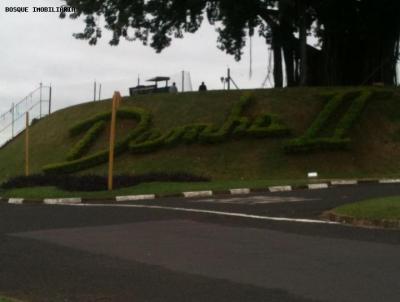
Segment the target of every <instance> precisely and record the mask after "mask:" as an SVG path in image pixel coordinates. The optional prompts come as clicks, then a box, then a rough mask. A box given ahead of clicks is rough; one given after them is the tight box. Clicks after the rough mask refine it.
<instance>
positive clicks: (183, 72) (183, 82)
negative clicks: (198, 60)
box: [182, 70, 185, 92]
mask: <svg viewBox="0 0 400 302" xmlns="http://www.w3.org/2000/svg"><path fill="white" fill-rule="evenodd" d="M182 92H185V71H184V70H182Z"/></svg>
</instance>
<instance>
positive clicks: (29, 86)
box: [0, 0, 268, 112]
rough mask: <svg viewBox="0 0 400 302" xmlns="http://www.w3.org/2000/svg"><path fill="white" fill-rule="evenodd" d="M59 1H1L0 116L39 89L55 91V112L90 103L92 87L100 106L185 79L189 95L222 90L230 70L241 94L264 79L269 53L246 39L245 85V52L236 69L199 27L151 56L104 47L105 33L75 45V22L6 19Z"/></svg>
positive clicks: (51, 17) (131, 46) (47, 17)
mask: <svg viewBox="0 0 400 302" xmlns="http://www.w3.org/2000/svg"><path fill="white" fill-rule="evenodd" d="M62 3H63V2H62V1H60V0H2V1H1V3H0V28H1V31H0V41H1V47H0V111H1V112H3V111H5V110H8V109H9V108H10V106H11V103H12V102H17V101H18V100H20V99H22V98H23V97H24V96H25V95H26V94H28V93H29V92H30V91H31V90H33V89H34V88H36V87H37V86H38V84H39V82H41V81H42V82H43V83H44V84H48V83H51V84H52V85H53V87H54V98H53V100H54V104H55V108H56V109H59V108H62V107H66V106H69V105H72V104H76V103H80V102H84V101H88V100H90V99H92V98H93V81H94V79H96V80H97V81H98V82H101V83H102V88H103V89H102V98H106V97H111V95H112V92H113V91H114V90H120V91H121V92H122V94H124V95H126V94H127V89H128V87H130V86H134V85H136V82H137V76H138V74H140V75H141V78H142V79H146V78H148V77H151V76H155V75H167V76H170V75H173V74H177V73H179V72H180V71H181V70H187V71H189V72H190V74H191V78H192V84H193V88H194V89H197V87H198V85H199V84H200V82H201V81H205V82H206V84H207V85H208V87H209V88H210V89H221V88H222V84H221V82H220V77H221V76H222V75H224V74H225V73H226V68H227V67H228V66H230V68H231V69H232V76H233V78H234V80H235V81H236V83H237V84H238V85H239V87H240V88H260V87H261V84H262V82H263V80H264V78H265V76H266V73H267V65H268V48H267V45H266V44H265V41H264V40H263V39H261V38H258V37H256V38H253V62H254V63H253V76H252V78H251V79H250V78H249V48H248V47H247V48H246V49H245V54H244V56H243V59H242V61H241V62H239V63H238V62H235V60H234V59H233V57H232V56H228V55H226V54H225V53H224V52H222V51H220V50H219V49H217V47H216V39H217V34H216V32H215V29H214V28H213V27H211V26H209V25H208V22H207V21H205V22H204V24H203V26H202V28H201V29H200V30H199V31H198V32H197V33H195V34H193V35H186V36H185V38H184V39H182V40H174V41H173V44H172V46H171V47H169V48H168V49H166V50H164V51H163V52H162V53H161V54H156V53H155V51H154V50H153V49H152V48H150V47H144V46H142V45H141V44H140V43H139V42H138V43H136V42H127V41H124V40H121V43H120V45H119V46H117V47H112V46H109V45H108V41H109V39H108V38H109V36H110V35H109V33H108V32H107V33H106V32H104V34H105V35H104V38H103V39H102V40H101V41H100V43H98V45H97V46H89V45H88V44H87V42H86V41H80V40H76V39H75V38H73V37H72V33H74V32H79V31H81V30H82V29H83V25H84V24H83V22H82V21H80V20H74V21H72V20H68V19H64V20H61V19H59V18H58V14H57V13H33V12H30V13H5V7H6V6H28V7H32V6H57V5H60V4H62Z"/></svg>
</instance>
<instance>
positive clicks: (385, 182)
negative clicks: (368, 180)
mask: <svg viewBox="0 0 400 302" xmlns="http://www.w3.org/2000/svg"><path fill="white" fill-rule="evenodd" d="M379 183H381V184H397V183H400V179H381V180H380V181H379Z"/></svg>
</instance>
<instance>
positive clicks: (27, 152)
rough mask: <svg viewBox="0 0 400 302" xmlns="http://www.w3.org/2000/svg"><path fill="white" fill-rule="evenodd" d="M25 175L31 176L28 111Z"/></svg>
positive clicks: (27, 116)
mask: <svg viewBox="0 0 400 302" xmlns="http://www.w3.org/2000/svg"><path fill="white" fill-rule="evenodd" d="M25 176H29V112H27V113H26V126H25Z"/></svg>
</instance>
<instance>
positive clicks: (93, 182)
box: [1, 172, 210, 191]
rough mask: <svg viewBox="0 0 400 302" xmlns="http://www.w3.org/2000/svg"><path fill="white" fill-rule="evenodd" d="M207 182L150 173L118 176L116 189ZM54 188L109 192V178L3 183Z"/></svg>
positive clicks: (41, 176) (19, 179)
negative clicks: (163, 183)
mask: <svg viewBox="0 0 400 302" xmlns="http://www.w3.org/2000/svg"><path fill="white" fill-rule="evenodd" d="M156 181H160V182H206V181H210V179H209V178H206V177H201V176H196V175H192V174H188V173H182V172H180V173H149V174H143V175H117V176H115V177H114V188H115V189H118V188H124V187H131V186H136V185H138V184H140V183H147V182H156ZM43 186H52V187H57V188H59V189H61V190H66V191H102V190H107V177H106V176H98V175H81V176H78V175H62V176H57V175H48V174H36V175H31V176H18V177H13V178H11V179H9V180H8V181H6V182H5V183H3V184H2V185H1V188H3V189H16V188H27V187H43Z"/></svg>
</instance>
